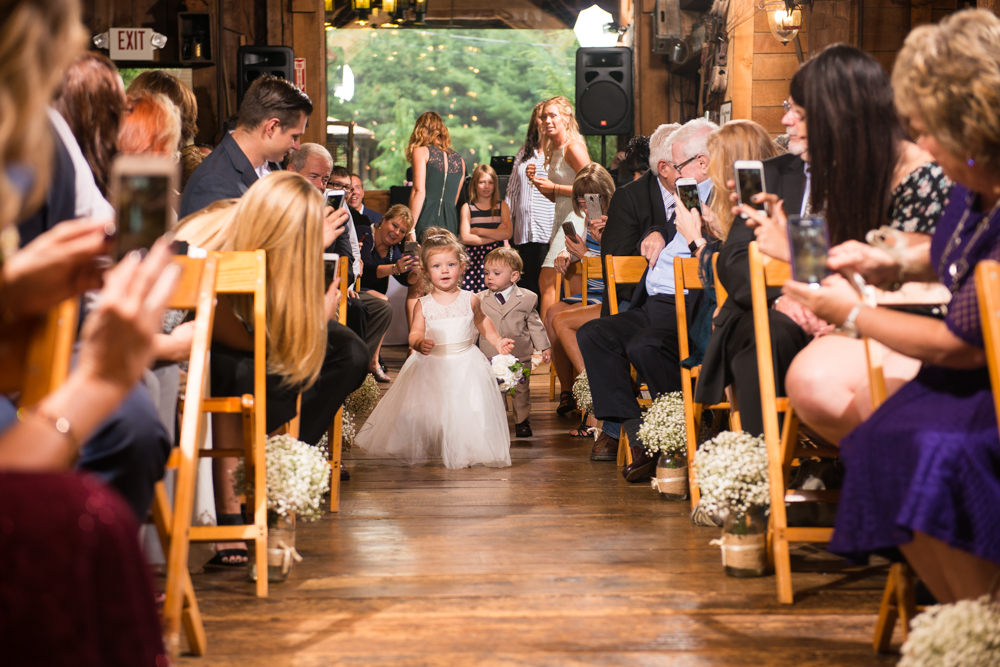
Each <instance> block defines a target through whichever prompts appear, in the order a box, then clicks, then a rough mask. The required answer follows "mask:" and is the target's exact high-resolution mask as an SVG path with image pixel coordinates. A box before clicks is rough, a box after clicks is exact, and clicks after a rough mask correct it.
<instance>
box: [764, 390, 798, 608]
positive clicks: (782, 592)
mask: <svg viewBox="0 0 1000 667" xmlns="http://www.w3.org/2000/svg"><path fill="white" fill-rule="evenodd" d="M798 430H799V421H798V418H797V417H796V415H795V411H794V410H788V412H786V413H785V424H784V429H783V432H782V434H781V441H780V443H779V451H777V452H775V451H773V449H772V448H770V447H769V448H768V459H769V472H770V477H771V483H772V484H779V485H780V486H779V487H778V488H777V489H773V490H777V491H778V493H772V500H771V505H772V511H771V520H770V521H769V522H768V533H769V536H770V547H771V548H770V552H771V553H770V559H771V560H772V562H773V564H774V575H775V580H776V584H777V588H778V601H779V602H781V603H782V604H792V603H793V602H794V601H795V597H794V593H793V590H792V556H791V548H790V545H789V542H788V538H787V537H786V535H785V529H786V528H788V521H787V516H786V515H785V506H784V496H785V492H784V489H785V487H786V485H787V481H788V480H787V477H786V475H785V474H784V470H785V466H784V465H783V463H784V460H785V455H786V452H789V451H793V450H794V449H795V447H794V443H795V441H796V439H797V438H798ZM779 498H780V501H781V503H782V504H781V506H780V507H778V508H775V507H774V504H775V503H777V502H779Z"/></svg>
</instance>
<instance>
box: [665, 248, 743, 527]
mask: <svg viewBox="0 0 1000 667" xmlns="http://www.w3.org/2000/svg"><path fill="white" fill-rule="evenodd" d="M716 257H718V255H717V254H716V255H715V256H713V257H712V267H713V268H714V267H715V260H716ZM698 273H699V272H698V258H697V257H674V302H675V304H676V306H677V345H678V350H679V351H680V358H681V359H682V360H683V359H687V358H688V356H690V354H691V349H690V345H689V344H688V319H687V298H686V296H685V294H684V290H700V289H704V288H703V287H702V284H701V277H700V276H699V275H698ZM716 283H718V281H716ZM716 299H717V300H718V305H719V306H721V305H722V304H723V303H725V299H726V293H725V290H723V291H722V292H721V293H720V292H719V290H718V289H716ZM700 374H701V365H700V364H699V365H698V366H695V367H694V368H685V367H684V366H681V395H682V397H683V400H684V429H685V431H686V433H687V459H688V489H689V490H690V496H691V508H692V509H694V507H695V506H696V505H697V504H698V500H699V499H700V498H701V493H700V492H699V490H698V484H697V480H696V479H695V474H694V465H693V464H694V458H695V455H696V454H697V452H698V432H699V430H700V428H701V415H702V413H703V412H704V411H705V410H706V409H708V410H729V409H730V405H729V403H728V402H726V401H723V402H721V403H716V404H714V405H703V404H701V403H697V402H695V400H694V396H695V393H696V391H697V389H696V388H697V384H696V382H697V379H698V377H699V375H700Z"/></svg>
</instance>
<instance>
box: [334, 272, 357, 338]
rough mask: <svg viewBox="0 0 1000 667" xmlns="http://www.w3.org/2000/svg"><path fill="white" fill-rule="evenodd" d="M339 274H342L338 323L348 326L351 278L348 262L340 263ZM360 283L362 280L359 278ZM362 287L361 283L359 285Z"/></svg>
mask: <svg viewBox="0 0 1000 667" xmlns="http://www.w3.org/2000/svg"><path fill="white" fill-rule="evenodd" d="M337 267H338V273H339V274H340V305H339V306H338V307H337V321H338V322H340V323H341V324H343V325H346V324H347V288H346V287H345V285H347V278H348V276H349V274H348V269H349V268H350V267H349V266H348V263H347V262H346V261H340V262H339V263H338V264H337ZM358 280H359V281H360V280H361V278H358ZM358 285H360V282H359V283H358ZM355 289H357V288H355Z"/></svg>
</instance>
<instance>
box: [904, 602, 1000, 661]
mask: <svg viewBox="0 0 1000 667" xmlns="http://www.w3.org/2000/svg"><path fill="white" fill-rule="evenodd" d="M902 654H903V658H902V659H901V660H900V661H899V667H973V666H977V667H978V665H1000V604H997V603H995V602H990V596H988V595H984V596H982V597H981V598H979V599H978V600H960V601H958V602H955V603H953V604H939V605H934V606H933V607H928V608H927V609H926V610H924V612H923V613H922V614H920V615H918V616H917V617H916V618H914V619H913V629H912V630H910V635H909V637H908V638H907V639H906V643H904V644H903V648H902Z"/></svg>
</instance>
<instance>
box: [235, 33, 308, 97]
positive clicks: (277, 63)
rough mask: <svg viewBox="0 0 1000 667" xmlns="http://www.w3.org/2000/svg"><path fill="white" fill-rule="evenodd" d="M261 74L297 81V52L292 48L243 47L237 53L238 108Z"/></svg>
mask: <svg viewBox="0 0 1000 667" xmlns="http://www.w3.org/2000/svg"><path fill="white" fill-rule="evenodd" d="M261 74H273V75H274V76H278V77H281V78H282V79H285V80H286V81H292V82H293V83H294V81H295V52H294V51H292V48H291V47H290V46H241V47H240V48H239V50H238V51H237V52H236V108H237V109H239V108H240V105H241V104H243V93H245V92H246V91H247V88H249V87H250V84H251V83H253V82H254V79H256V78H257V77H259V76H260V75H261Z"/></svg>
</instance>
